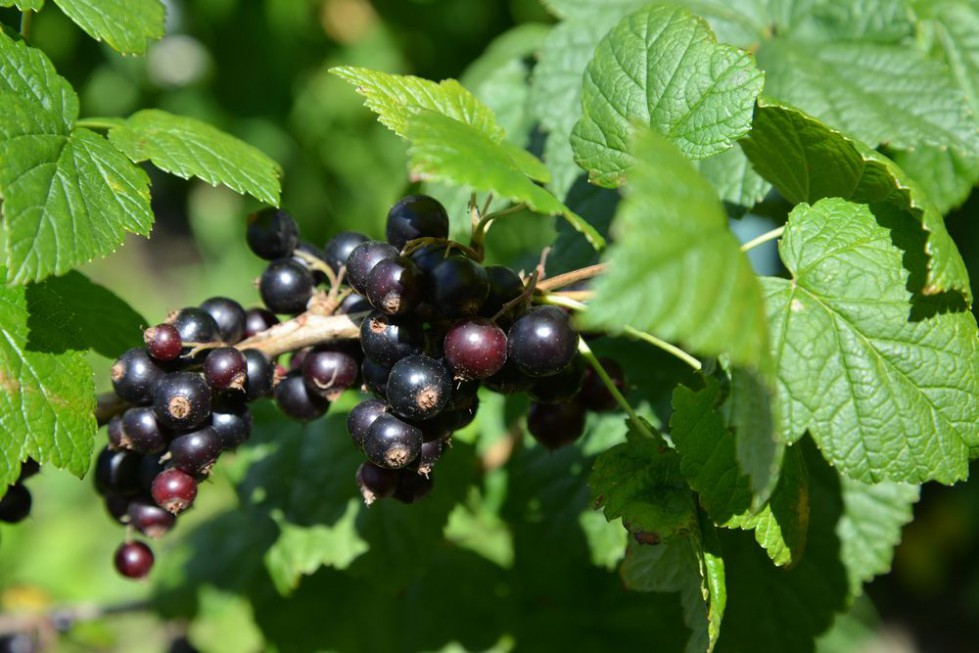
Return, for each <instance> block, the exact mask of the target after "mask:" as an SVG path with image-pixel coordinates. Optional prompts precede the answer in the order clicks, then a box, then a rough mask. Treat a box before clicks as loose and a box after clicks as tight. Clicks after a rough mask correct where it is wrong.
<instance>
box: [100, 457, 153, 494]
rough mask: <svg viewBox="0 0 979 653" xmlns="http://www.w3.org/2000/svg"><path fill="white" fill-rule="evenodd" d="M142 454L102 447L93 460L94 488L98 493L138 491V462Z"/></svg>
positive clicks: (130, 492)
mask: <svg viewBox="0 0 979 653" xmlns="http://www.w3.org/2000/svg"><path fill="white" fill-rule="evenodd" d="M141 459H142V456H140V455H139V454H135V453H131V452H129V451H112V450H111V449H109V448H108V447H106V448H104V449H102V451H101V452H100V453H99V456H98V458H96V460H95V489H96V491H98V493H99V494H101V495H103V496H105V495H108V494H135V493H137V492H139V463H140V460H141Z"/></svg>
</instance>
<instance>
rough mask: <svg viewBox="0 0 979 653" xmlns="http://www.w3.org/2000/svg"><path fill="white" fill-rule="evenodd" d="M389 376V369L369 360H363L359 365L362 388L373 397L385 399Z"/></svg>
mask: <svg viewBox="0 0 979 653" xmlns="http://www.w3.org/2000/svg"><path fill="white" fill-rule="evenodd" d="M389 376H391V368H390V367H387V366H386V365H381V364H380V363H375V362H374V361H372V360H371V359H369V358H364V360H363V362H362V363H361V364H360V378H361V379H363V381H364V387H365V388H366V389H367V390H368V391H370V392H372V393H373V394H374V396H375V397H379V398H381V399H386V398H387V393H388V377H389Z"/></svg>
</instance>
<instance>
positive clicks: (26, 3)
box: [0, 0, 44, 11]
mask: <svg viewBox="0 0 979 653" xmlns="http://www.w3.org/2000/svg"><path fill="white" fill-rule="evenodd" d="M0 7H17V8H18V9H20V10H21V11H41V8H42V7H44V0H0Z"/></svg>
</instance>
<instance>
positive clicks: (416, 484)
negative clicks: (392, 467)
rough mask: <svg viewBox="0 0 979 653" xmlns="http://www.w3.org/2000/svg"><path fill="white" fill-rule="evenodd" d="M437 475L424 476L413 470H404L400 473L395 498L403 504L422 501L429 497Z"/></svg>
mask: <svg viewBox="0 0 979 653" xmlns="http://www.w3.org/2000/svg"><path fill="white" fill-rule="evenodd" d="M434 478H435V475H434V474H431V473H429V475H428V476H424V475H422V474H419V473H417V472H415V470H413V469H402V470H399V473H398V489H396V490H395V491H394V495H393V496H394V498H395V499H397V500H398V501H400V502H401V503H415V502H416V501H421V500H422V499H424V498H425V497H427V496H428V495H429V493H430V492H431V491H432V486H433V485H434V483H435V481H434Z"/></svg>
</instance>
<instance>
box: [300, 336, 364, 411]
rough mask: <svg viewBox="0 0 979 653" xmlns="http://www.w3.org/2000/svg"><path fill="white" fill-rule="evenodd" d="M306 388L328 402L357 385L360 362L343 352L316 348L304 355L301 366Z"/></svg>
mask: <svg viewBox="0 0 979 653" xmlns="http://www.w3.org/2000/svg"><path fill="white" fill-rule="evenodd" d="M302 374H303V380H304V381H305V382H306V388H307V389H308V390H309V391H310V392H313V393H315V394H318V395H320V396H321V397H323V398H324V399H328V400H329V401H334V400H336V398H337V397H339V396H340V394H341V393H342V392H343V391H344V390H346V389H347V388H352V387H354V386H355V385H357V378H358V377H359V376H360V362H359V361H358V360H357V359H356V358H354V357H353V356H351V355H350V354H348V353H346V352H344V351H337V350H335V349H324V348H316V349H313V350H311V351H310V352H309V353H308V354H306V357H305V359H304V360H303V365H302Z"/></svg>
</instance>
